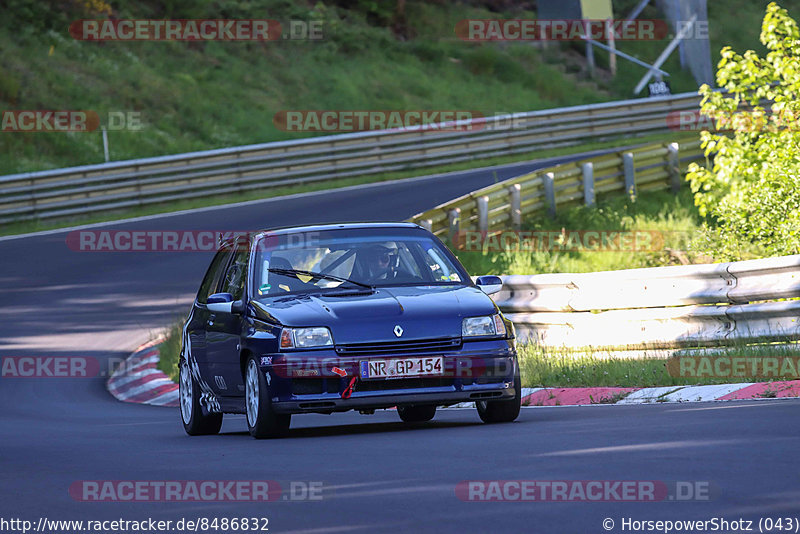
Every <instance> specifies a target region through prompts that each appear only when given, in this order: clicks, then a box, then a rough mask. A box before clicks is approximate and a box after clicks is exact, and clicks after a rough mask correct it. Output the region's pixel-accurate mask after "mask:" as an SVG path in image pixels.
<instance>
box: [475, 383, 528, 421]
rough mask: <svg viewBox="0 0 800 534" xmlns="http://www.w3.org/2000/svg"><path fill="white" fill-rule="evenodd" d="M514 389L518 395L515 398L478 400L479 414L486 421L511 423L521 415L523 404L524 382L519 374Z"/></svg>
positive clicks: (476, 404)
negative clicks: (522, 382)
mask: <svg viewBox="0 0 800 534" xmlns="http://www.w3.org/2000/svg"><path fill="white" fill-rule="evenodd" d="M514 390H515V391H516V395H514V398H513V399H509V400H501V401H477V402H476V403H475V407H476V408H477V409H478V415H479V416H480V418H481V420H482V421H483V422H484V423H510V422H512V421H514V420H515V419H516V418H517V417H519V410H520V406H521V405H522V384H521V382H520V379H519V375H517V376H515V377H514Z"/></svg>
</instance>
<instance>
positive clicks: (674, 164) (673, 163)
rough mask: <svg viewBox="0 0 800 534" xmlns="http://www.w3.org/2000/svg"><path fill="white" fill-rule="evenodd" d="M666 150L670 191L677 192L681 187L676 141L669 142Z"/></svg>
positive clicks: (679, 161) (679, 159)
mask: <svg viewBox="0 0 800 534" xmlns="http://www.w3.org/2000/svg"><path fill="white" fill-rule="evenodd" d="M667 150H669V156H668V158H667V166H668V167H669V169H668V171H669V183H670V185H671V186H672V192H673V193H677V192H678V191H680V189H681V158H680V156H679V154H678V143H670V144H669V146H668V147H667Z"/></svg>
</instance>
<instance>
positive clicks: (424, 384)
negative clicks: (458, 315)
mask: <svg viewBox="0 0 800 534" xmlns="http://www.w3.org/2000/svg"><path fill="white" fill-rule="evenodd" d="M425 356H442V357H443V362H444V373H443V375H441V376H424V377H404V378H389V379H372V380H364V379H362V378H361V377H360V376H359V366H360V362H361V361H364V360H370V359H395V358H416V357H425ZM262 368H263V370H264V372H265V373H266V374H267V379H268V381H269V383H270V390H271V392H272V394H273V395H272V406H273V409H274V410H275V411H276V412H277V413H309V412H317V413H331V412H338V411H347V410H353V409H355V410H373V409H381V408H390V407H393V406H403V405H411V404H436V405H451V404H456V403H459V402H469V401H476V400H504V399H513V398H514V396H515V395H516V394H517V392H516V391H515V388H514V376H515V375H516V374H518V372H519V369H518V364H517V357H516V351H515V350H514V347H513V344H512V342H511V341H510V340H498V339H495V340H486V341H470V342H467V343H464V344H463V345H462V346H461V347H459V348H458V350H452V351H447V352H444V353H442V352H434V353H430V354H419V353H417V354H407V353H405V354H381V355H380V356H375V355H359V356H349V355H348V356H346V357H342V356H341V355H339V354H337V353H336V352H335V351H334V350H322V351H319V350H317V351H305V352H292V353H285V354H281V355H280V356H278V355H275V356H273V357H272V358H271V364H270V365H266V366H262ZM334 371H337V372H338V373H340V374H341V373H346V374H345V375H344V376H340V374H337V373H335V372H334ZM354 377H355V382H353V379H354ZM351 383H352V384H353V386H354V387H353V389H352V392H350V391H347V392H346V390H347V388H348V386H349V385H350V384H351ZM347 393H349V396H347Z"/></svg>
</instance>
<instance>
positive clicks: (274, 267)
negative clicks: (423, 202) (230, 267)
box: [253, 229, 469, 298]
mask: <svg viewBox="0 0 800 534" xmlns="http://www.w3.org/2000/svg"><path fill="white" fill-rule="evenodd" d="M467 283H469V282H468V278H467V275H466V272H465V271H464V268H463V267H461V265H460V264H458V262H457V261H456V260H455V259H454V258H453V256H452V255H451V254H450V253H449V252H448V251H447V250H446V249H445V248H444V247H442V245H441V244H440V243H439V242H438V241H437V240H436V239H433V238H431V236H430V235H427V234H426V233H425V232H423V231H419V230H416V231H410V232H408V233H404V232H393V231H391V230H390V231H388V232H387V230H386V229H357V230H352V229H346V230H323V231H318V232H303V233H296V234H267V235H265V236H264V237H262V238H261V239H260V241H259V242H258V243H257V244H256V258H255V264H254V267H253V284H254V287H253V293H254V295H256V297H257V298H258V297H265V296H279V295H286V294H293V293H318V292H321V291H330V290H334V289H336V290H337V291H335V292H341V291H342V290H350V291H370V288H376V287H389V286H410V285H443V284H459V285H464V284H467Z"/></svg>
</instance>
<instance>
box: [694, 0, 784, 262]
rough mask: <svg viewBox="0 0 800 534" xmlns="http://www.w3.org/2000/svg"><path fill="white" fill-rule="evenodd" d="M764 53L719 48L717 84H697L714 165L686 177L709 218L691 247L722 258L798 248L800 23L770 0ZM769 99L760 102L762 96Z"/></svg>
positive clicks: (696, 168)
mask: <svg viewBox="0 0 800 534" xmlns="http://www.w3.org/2000/svg"><path fill="white" fill-rule="evenodd" d="M761 42H762V43H763V44H764V46H766V48H767V51H768V52H767V54H766V56H765V57H759V56H758V54H756V53H755V52H753V51H752V50H750V51H747V52H745V53H744V54H743V55H742V54H738V53H736V52H734V51H733V50H731V48H730V47H726V48H724V49H723V50H722V52H721V56H722V57H721V59H720V62H719V64H718V70H717V83H718V85H719V86H720V87H721V88H723V89H724V90H725V91H727V93H728V94H727V95H725V94H723V93H721V92H716V91H713V90H712V89H711V88H710V87H708V86H707V85H704V86H703V87H701V89H700V94H701V95H702V96H703V101H702V113H703V114H704V115H706V116H709V117H711V118H713V119H715V120H716V126H717V131H716V132H707V131H706V132H703V133H702V140H703V146H704V148H705V150H706V155H707V156H713V157H714V165H713V167H712V168H711V169H706V168H703V167H700V166H698V165H696V164H693V165H692V166H691V167H690V169H689V174H688V176H687V180H688V181H689V182H690V183H691V187H692V192H693V193H694V198H695V204H696V205H697V206H698V208H699V210H700V213H701V215H703V216H705V217H706V224H705V225H704V231H703V233H702V235H701V236H700V237H699V238H698V240H697V241H696V242H695V246H696V247H698V248H700V249H702V250H703V251H704V252H707V253H709V254H711V255H712V256H714V257H715V258H717V259H720V260H736V259H744V258H748V257H759V256H771V255H786V254H797V253H800V177H799V175H800V29H799V28H798V24H797V22H796V21H794V20H793V19H792V18H791V17H790V16H789V14H788V12H787V11H786V10H785V9H783V8H781V7H780V6H778V5H777V4H776V3H771V4H770V5H769V6H768V7H767V13H766V16H765V17H764V22H763V24H762V27H761ZM764 100H766V101H769V102H771V109H770V108H769V106H767V107H765V106H762V105H761V103H762V101H764Z"/></svg>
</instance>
